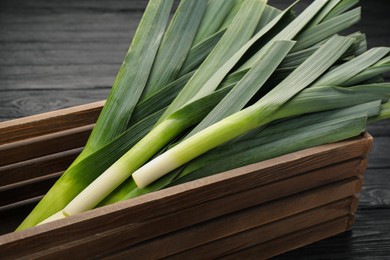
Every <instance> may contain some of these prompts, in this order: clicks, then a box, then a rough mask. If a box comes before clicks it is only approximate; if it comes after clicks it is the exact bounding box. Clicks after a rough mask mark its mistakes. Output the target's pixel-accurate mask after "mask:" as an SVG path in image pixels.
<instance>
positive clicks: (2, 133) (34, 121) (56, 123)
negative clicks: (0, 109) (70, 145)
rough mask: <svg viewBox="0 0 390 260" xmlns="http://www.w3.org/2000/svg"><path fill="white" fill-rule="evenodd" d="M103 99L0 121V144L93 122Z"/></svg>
mask: <svg viewBox="0 0 390 260" xmlns="http://www.w3.org/2000/svg"><path fill="white" fill-rule="evenodd" d="M104 103H105V101H99V102H95V103H90V104H86V105H81V106H75V107H71V108H65V109H61V110H57V111H53V112H48V113H44V114H39V115H34V116H29V117H24V118H20V119H15V120H10V121H5V122H1V123H0V144H6V143H11V142H16V141H20V140H25V139H28V138H32V137H36V136H41V135H45V134H50V133H55V132H59V131H63V130H67V129H72V128H75V127H80V126H85V125H90V124H94V123H95V122H96V120H97V118H98V116H99V114H100V111H101V109H102V107H103V106H104Z"/></svg>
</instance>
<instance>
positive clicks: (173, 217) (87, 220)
mask: <svg viewBox="0 0 390 260" xmlns="http://www.w3.org/2000/svg"><path fill="white" fill-rule="evenodd" d="M317 173H318V174H309V173H308V174H304V175H302V176H300V177H295V178H290V179H287V180H285V181H280V182H279V183H275V184H271V185H266V186H262V187H259V188H257V189H250V190H248V191H246V192H239V193H236V192H238V191H239V190H237V188H236V189H235V190H229V191H230V193H233V194H232V195H230V196H227V195H226V192H224V191H226V189H220V186H222V185H223V184H222V183H221V181H220V180H219V183H220V185H218V187H213V186H212V185H207V183H204V181H209V182H210V181H211V180H212V178H211V177H208V178H204V179H202V180H199V181H197V182H192V183H187V184H183V185H179V186H176V187H173V188H169V189H166V190H162V191H159V192H155V193H152V194H147V195H145V196H141V197H138V198H135V199H132V200H129V201H124V202H120V203H116V204H113V205H110V206H107V207H104V208H101V209H96V210H92V211H89V212H85V213H83V214H80V215H78V216H74V217H72V218H68V219H65V220H63V221H58V222H53V223H48V224H47V225H43V226H38V227H36V228H33V229H30V230H26V231H22V232H18V233H14V234H9V235H5V236H3V237H1V238H2V240H3V241H4V244H3V245H2V246H1V245H0V251H2V252H3V254H4V255H7V254H9V253H10V254H15V251H17V250H16V248H18V247H22V248H25V250H26V251H24V252H28V253H29V254H30V253H33V252H40V251H42V250H45V249H47V248H52V247H55V246H58V245H60V244H61V248H68V247H70V248H74V247H76V246H78V247H82V248H83V249H84V251H85V252H90V251H91V252H92V251H93V250H103V251H106V250H110V249H111V250H112V249H115V248H118V247H119V248H120V247H123V245H132V244H136V243H139V242H142V241H144V240H146V239H151V238H154V237H157V236H160V235H163V234H166V233H169V232H172V231H175V230H178V229H180V228H184V227H188V226H190V225H194V224H197V223H201V222H203V221H206V220H209V219H212V218H216V217H219V216H222V215H225V214H228V213H231V212H235V211H238V210H242V209H244V208H248V207H251V206H255V205H257V204H259V203H264V202H267V201H270V200H273V199H278V198H281V197H284V196H287V195H291V194H294V193H297V192H300V191H304V190H307V189H310V188H315V187H318V186H321V185H323V184H324V178H328V177H329V179H334V178H336V179H337V176H338V175H339V174H334V173H336V171H335V170H333V171H328V173H329V174H323V172H321V171H318V172H317ZM332 174H333V176H328V175H332ZM355 174H356V172H355ZM222 178H223V179H225V178H226V176H223V177H222ZM334 181H335V180H331V181H330V182H334ZM201 182H202V183H201ZM297 183H298V184H300V185H301V188H299V187H295V186H294V185H295V184H297ZM345 183H347V184H346V185H350V186H349V187H350V188H349V189H340V190H350V189H353V190H354V192H353V193H356V192H358V191H359V190H360V189H361V179H354V180H352V181H348V180H346V181H345ZM236 186H240V185H239V184H238V185H236ZM206 187H208V188H206ZM203 188H206V190H207V191H210V192H212V194H214V197H215V194H218V195H219V196H221V197H220V198H219V199H215V198H213V197H212V196H207V193H206V192H203V191H202V189H203ZM221 193H225V194H221ZM223 195H224V196H223ZM213 199H214V200H213ZM150 209H153V210H150ZM102 213H103V214H102ZM101 223H105V225H104V226H102V225H101ZM153 226H156V227H158V228H150V227H153ZM108 227H109V228H108ZM147 227H149V228H147ZM47 231H50V233H51V236H55V237H56V240H55V241H53V240H50V241H47V242H45V243H42V239H44V240H45V238H46V237H47V235H46V232H47ZM96 234H99V235H98V236H96ZM118 234H121V235H120V238H118ZM113 236H115V237H116V239H113ZM22 237H23V239H21V238H22ZM69 237H72V242H70V243H69V244H66V243H67V242H69ZM93 240H97V241H95V242H99V244H101V246H99V247H96V244H90V243H89V241H93ZM94 245H95V246H94ZM58 250H59V248H56V251H58ZM7 252H8V253H7ZM20 253H21V254H22V253H23V251H20Z"/></svg>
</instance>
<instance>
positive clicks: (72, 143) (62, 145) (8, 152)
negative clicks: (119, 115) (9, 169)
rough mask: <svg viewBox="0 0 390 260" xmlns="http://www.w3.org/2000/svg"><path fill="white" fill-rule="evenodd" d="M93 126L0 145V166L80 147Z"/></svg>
mask: <svg viewBox="0 0 390 260" xmlns="http://www.w3.org/2000/svg"><path fill="white" fill-rule="evenodd" d="M93 126H94V125H86V126H81V127H76V128H72V129H69V130H64V131H60V132H56V133H52V134H47V135H41V136H37V137H33V138H29V139H26V140H21V141H17V142H12V143H7V144H3V145H0V158H2V159H1V161H0V166H4V165H8V164H13V163H18V162H23V161H26V160H30V159H34V158H39V157H42V156H46V155H51V154H55V153H59V152H64V151H67V150H72V149H75V148H81V147H83V146H84V145H85V143H86V142H87V139H88V137H89V135H90V133H91V131H92V128H93Z"/></svg>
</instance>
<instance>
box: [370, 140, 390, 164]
mask: <svg viewBox="0 0 390 260" xmlns="http://www.w3.org/2000/svg"><path fill="white" fill-rule="evenodd" d="M389 155H390V137H377V138H375V139H374V143H373V147H372V151H371V153H370V159H369V167H370V169H389V168H390V160H389Z"/></svg>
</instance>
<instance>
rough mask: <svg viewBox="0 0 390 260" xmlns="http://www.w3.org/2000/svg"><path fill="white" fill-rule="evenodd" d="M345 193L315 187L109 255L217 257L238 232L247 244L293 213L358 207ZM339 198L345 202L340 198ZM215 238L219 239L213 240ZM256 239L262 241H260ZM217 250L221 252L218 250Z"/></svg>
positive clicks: (339, 213) (344, 211)
mask: <svg viewBox="0 0 390 260" xmlns="http://www.w3.org/2000/svg"><path fill="white" fill-rule="evenodd" d="M346 192H347V191H346ZM350 192H354V190H353V189H352V190H350ZM327 194H331V196H327ZM345 195H346V193H343V194H341V193H340V191H339V192H337V186H327V187H324V188H321V189H316V190H311V191H308V192H304V194H300V195H295V196H290V197H288V198H286V199H280V200H277V201H275V202H273V203H266V204H263V205H260V206H256V207H253V208H249V209H247V210H243V211H240V212H238V213H233V214H230V215H227V216H225V217H223V218H220V219H214V220H211V221H207V222H205V223H202V224H199V225H197V226H194V227H190V228H187V229H182V230H179V231H177V232H174V233H171V234H168V235H165V236H162V237H159V238H156V239H152V240H150V241H146V242H144V243H141V244H138V245H136V246H134V247H129V248H128V249H124V250H123V251H122V252H120V253H117V254H113V255H111V256H109V258H122V259H124V258H129V257H131V256H137V257H139V258H145V259H146V258H149V259H150V258H153V259H160V258H163V257H167V256H170V255H173V254H178V253H180V252H182V253H181V254H178V255H177V256H176V258H179V257H183V258H184V257H185V255H187V256H188V257H191V259H193V258H194V257H195V258H200V259H202V258H208V257H217V256H218V254H221V252H222V253H226V252H227V251H230V250H231V248H232V247H231V246H228V245H222V244H219V242H220V240H221V239H230V238H227V237H228V236H231V235H234V234H235V233H234V232H236V233H240V234H237V235H235V236H236V237H237V239H238V240H240V243H245V241H243V240H241V239H240V237H241V236H245V235H244V234H243V233H242V232H244V231H247V230H250V229H253V228H255V227H258V226H262V225H265V224H268V223H270V222H273V221H276V220H279V219H281V218H286V217H289V216H291V215H294V214H297V213H300V212H303V211H307V210H309V209H312V208H313V207H320V208H321V209H320V211H322V212H323V210H329V215H328V216H331V217H330V218H329V219H332V218H336V217H340V216H343V215H346V214H348V213H350V212H353V211H354V210H355V208H354V207H356V206H357V200H358V199H357V198H356V197H353V196H352V197H350V198H347V199H342V198H343V197H344V196H345ZM338 198H339V199H340V200H341V201H336V200H337V199H338ZM333 201H336V202H333ZM324 202H325V203H324ZM326 202H331V203H330V204H329V205H326V206H324V207H322V205H324V204H326ZM335 211H337V213H336V214H337V216H335V215H333V214H334V213H335ZM316 212H318V210H316ZM317 217H318V216H317ZM275 218H276V219H275ZM318 221H319V222H318V223H320V222H321V221H324V218H319V220H318ZM284 225H285V224H284ZM227 227H228V228H227ZM278 235H280V234H276V233H274V234H273V235H272V236H274V237H276V236H278ZM262 237H264V238H266V239H269V240H271V239H272V238H271V237H270V236H265V235H264V234H263V235H262ZM264 238H263V239H264ZM216 239H218V240H216ZM213 241H215V242H214V243H212V242H213ZM236 241H237V240H236ZM256 241H257V242H259V241H258V240H256ZM201 245H203V246H201ZM190 249H191V250H190ZM217 250H218V251H219V252H217ZM183 251H185V252H183ZM210 252H213V254H212V255H209V253H210ZM183 258H182V259H183Z"/></svg>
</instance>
